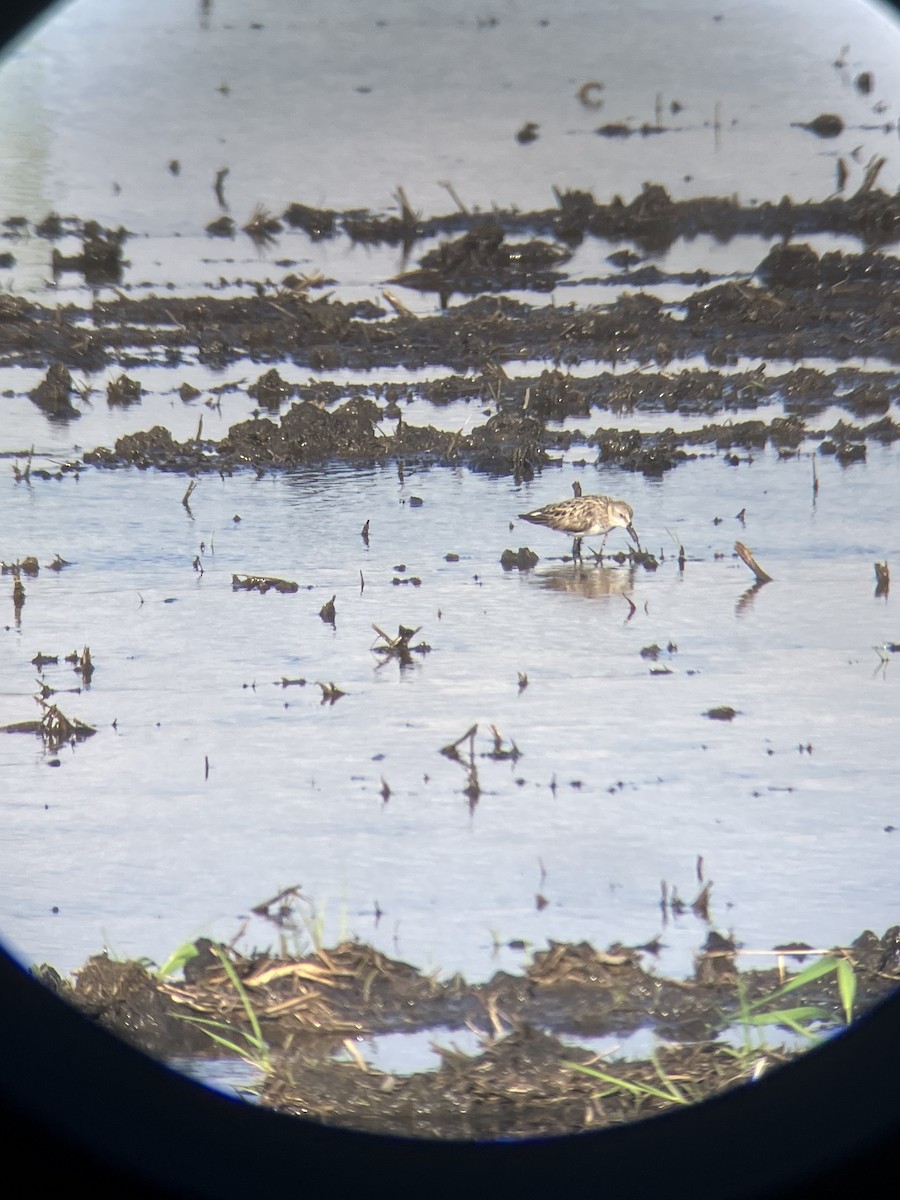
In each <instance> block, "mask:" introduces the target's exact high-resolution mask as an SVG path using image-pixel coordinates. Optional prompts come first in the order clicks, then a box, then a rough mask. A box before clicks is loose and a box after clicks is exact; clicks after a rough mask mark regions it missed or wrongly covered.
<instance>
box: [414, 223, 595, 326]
mask: <svg viewBox="0 0 900 1200" xmlns="http://www.w3.org/2000/svg"><path fill="white" fill-rule="evenodd" d="M504 239H505V233H504V230H503V227H502V226H501V225H500V224H499V223H498V222H497V221H483V222H482V223H481V224H479V225H477V226H476V227H475V228H474V229H472V230H470V231H469V232H468V233H465V234H463V236H462V237H461V238H459V239H457V240H456V241H453V242H444V243H442V244H441V245H440V246H439V247H438V249H437V250H432V251H430V252H429V253H428V254H426V255H424V256H423V257H422V258H421V259H420V269H419V270H416V271H407V272H404V274H402V275H398V276H396V277H395V278H394V279H392V280H391V282H392V283H399V284H402V285H403V286H404V287H410V288H415V289H416V290H417V291H423V292H437V293H438V294H439V295H440V297H441V304H442V306H444V307H445V306H446V304H447V301H448V300H449V298H450V296H451V295H453V293H454V292H461V293H464V294H468V295H477V294H479V293H482V292H493V291H499V290H501V289H505V288H530V289H534V290H537V291H550V290H552V289H553V288H554V287H555V286H556V284H557V283H558V282H559V280H560V279H561V276H560V274H559V272H558V271H556V270H555V269H554V268H556V267H559V266H561V265H562V264H563V263H565V262H567V261H568V259H569V258H570V257H571V254H570V252H569V251H568V250H564V249H562V248H561V247H558V246H552V245H550V244H549V243H547V242H542V241H539V240H533V241H530V242H521V243H507V242H506V241H505V240H504Z"/></svg>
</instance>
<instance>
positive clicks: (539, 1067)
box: [35, 927, 900, 1139]
mask: <svg viewBox="0 0 900 1200" xmlns="http://www.w3.org/2000/svg"><path fill="white" fill-rule="evenodd" d="M194 949H195V951H196V953H195V956H194V957H193V958H191V959H190V960H189V961H188V962H187V963H186V965H185V966H184V979H183V981H181V982H172V980H171V978H170V979H168V980H165V979H162V978H160V976H159V975H156V974H153V973H151V972H150V971H148V970H147V969H146V967H144V966H143V965H141V964H139V963H136V962H114V961H111V960H110V959H108V958H107V957H106V956H105V955H102V956H97V957H95V958H92V959H90V960H89V961H88V963H87V964H86V965H85V966H84V967H83V968H81V970H79V971H78V972H76V981H75V983H74V985H72V984H70V983H68V982H64V981H62V980H61V979H60V977H59V976H58V975H57V973H56V972H55V971H53V969H52V968H50V967H40V968H36V969H35V970H36V974H37V975H38V976H39V977H40V978H41V979H42V980H43V981H44V982H45V983H47V984H48V985H50V986H52V987H54V989H55V990H57V991H58V992H60V994H62V995H63V996H65V997H66V998H68V999H69V1000H71V1001H72V1002H73V1003H74V1004H75V1005H76V1006H77V1007H78V1008H79V1009H80V1010H81V1011H82V1012H83V1013H85V1014H87V1015H88V1016H89V1017H91V1018H92V1019H93V1020H95V1021H97V1022H98V1023H99V1024H101V1025H103V1026H104V1027H106V1028H107V1029H110V1030H112V1031H114V1032H116V1033H117V1034H119V1035H120V1036H122V1037H123V1038H125V1039H126V1040H128V1041H130V1042H132V1043H133V1044H135V1045H137V1046H139V1047H140V1048H142V1049H144V1050H145V1051H147V1052H148V1053H150V1054H152V1055H154V1056H156V1057H159V1058H163V1059H169V1058H173V1057H175V1056H179V1057H181V1056H191V1055H196V1056H203V1055H206V1056H215V1057H222V1056H223V1054H225V1053H226V1052H225V1051H223V1050H221V1049H217V1048H215V1047H213V1046H212V1044H211V1041H210V1038H209V1037H208V1036H207V1035H206V1034H205V1033H204V1032H203V1031H202V1026H201V1025H200V1024H198V1023H197V1022H196V1018H200V1019H201V1021H202V1020H208V1021H218V1022H222V1023H223V1025H224V1026H225V1027H227V1028H226V1029H224V1030H223V1027H222V1026H212V1025H210V1029H212V1030H214V1031H215V1032H217V1033H219V1035H222V1036H226V1037H229V1038H230V1039H231V1040H232V1041H235V1042H238V1043H241V1044H242V1045H243V1044H244V1042H243V1037H242V1032H241V1031H243V1033H246V1034H248V1035H250V1034H252V1028H251V1025H250V1023H249V1021H248V1016H247V1007H246V1006H247V1004H248V1003H249V1004H250V1005H251V1006H252V1009H253V1012H254V1013H255V1015H256V1018H257V1020H258V1022H259V1026H260V1029H261V1035H262V1040H263V1042H264V1043H265V1047H266V1052H267V1054H268V1055H269V1056H270V1061H269V1064H268V1066H267V1068H266V1069H265V1071H264V1072H263V1080H262V1084H261V1094H260V1099H261V1102H262V1103H263V1104H265V1105H267V1106H270V1107H272V1108H276V1109H279V1110H281V1111H284V1112H287V1113H293V1114H297V1115H302V1116H304V1117H306V1118H308V1119H313V1120H318V1121H322V1122H327V1123H329V1124H335V1125H343V1126H348V1127H354V1128H360V1129H367V1130H371V1131H376V1132H379V1133H392V1134H398V1135H412V1136H420V1137H441V1138H482V1139H483V1138H493V1137H510V1136H512V1137H526V1136H534V1135H550V1134H561V1133H572V1132H576V1131H580V1130H584V1129H587V1128H596V1127H602V1126H605V1125H614V1124H619V1123H622V1122H625V1121H631V1120H635V1119H639V1118H642V1117H645V1116H650V1115H652V1114H654V1113H657V1112H659V1111H661V1110H663V1109H665V1108H667V1107H670V1106H671V1105H672V1104H676V1103H684V1102H690V1101H694V1100H699V1099H702V1098H704V1097H706V1096H709V1095H712V1094H714V1093H716V1092H718V1091H721V1090H723V1089H725V1088H729V1087H732V1086H735V1085H738V1084H743V1083H747V1082H749V1081H751V1080H752V1079H754V1078H757V1077H758V1075H759V1074H760V1073H761V1072H762V1071H763V1070H765V1069H769V1068H771V1067H773V1066H775V1065H776V1064H778V1063H780V1062H783V1061H785V1060H786V1057H787V1056H786V1055H785V1054H784V1053H783V1052H779V1051H777V1050H774V1049H767V1048H765V1047H764V1046H763V1045H762V1043H761V1041H760V1040H759V1036H758V1035H759V1032H760V1031H759V1030H758V1029H754V1030H749V1027H748V1026H747V1025H746V1024H745V1025H743V1026H742V1025H741V1020H742V1014H744V1015H747V1014H748V1012H750V1011H752V1012H753V1013H754V1014H755V1015H759V1014H761V1013H765V1011H766V1010H767V1008H769V1009H771V1010H773V1011H774V1010H776V1009H777V1010H784V1009H785V1008H787V1007H791V1008H792V1007H794V1006H795V1005H796V1006H815V1009H814V1010H813V1011H816V1012H817V1013H818V1018H817V1022H818V1023H817V1026H816V1027H817V1028H818V1029H819V1030H820V1031H822V1030H824V1031H828V1030H829V1029H831V1030H833V1029H836V1028H839V1027H840V1026H841V1025H842V1024H843V1022H844V1019H845V1012H846V1009H845V1005H846V994H847V993H846V989H844V990H843V992H842V989H841V988H840V987H839V985H838V977H839V974H840V972H839V971H838V970H828V971H826V972H825V973H823V974H820V976H819V977H818V978H817V979H811V980H809V981H808V982H806V983H804V984H803V985H802V986H799V987H797V988H796V989H795V990H794V991H792V992H790V993H789V995H788V996H787V997H782V996H778V995H777V989H778V988H779V986H780V985H781V984H783V983H784V980H785V978H786V976H785V975H784V974H783V973H779V971H778V970H776V969H772V970H752V971H741V972H740V973H739V972H738V970H737V961H738V951H737V947H736V945H735V943H734V942H733V941H730V940H728V939H726V938H723V937H721V936H720V935H718V934H716V933H710V935H709V936H708V938H707V942H706V944H705V946H704V948H703V950H702V951H701V952H700V953H699V954H698V956H697V958H696V962H695V970H694V974H693V976H692V977H691V978H688V979H685V980H675V979H667V978H664V977H661V976H659V975H657V974H653V973H651V972H649V971H648V970H647V969H646V968H645V966H644V965H643V964H644V963H645V962H646V961H648V958H649V957H651V956H652V953H653V950H654V947H653V946H650V947H642V948H632V947H626V946H621V945H616V946H612V947H610V948H609V949H608V950H606V951H598V950H596V949H594V948H593V947H592V946H590V945H588V944H587V943H581V944H579V945H571V944H569V945H567V944H559V943H552V942H551V943H550V948H549V949H548V950H546V951H541V952H538V953H535V954H534V956H533V958H532V961H531V963H530V965H529V966H528V967H527V968H526V969H525V970H524V972H523V973H522V974H521V975H510V974H507V973H503V972H499V973H497V974H496V975H494V976H493V977H492V978H491V979H490V980H489V981H488V982H486V983H484V984H479V985H475V986H473V985H471V984H469V983H467V982H466V981H465V980H464V979H463V978H462V977H460V976H454V977H453V978H452V979H449V980H447V981H444V982H439V981H438V980H436V979H435V978H433V977H429V976H424V975H422V974H421V973H420V972H419V971H417V970H416V969H415V968H413V967H411V966H408V965H407V964H405V963H402V962H397V961H394V960H392V959H389V958H387V957H385V956H384V955H383V954H381V953H379V952H378V951H376V950H373V949H372V948H371V947H369V946H367V945H365V944H361V943H357V942H344V943H342V944H341V945H339V946H336V947H334V948H333V949H330V950H320V951H318V952H317V953H315V954H310V955H308V956H306V957H304V958H297V959H285V958H270V957H267V956H265V955H257V956H255V957H252V958H244V957H241V956H240V955H238V954H236V953H235V952H234V951H233V950H226V949H225V948H224V947H217V946H214V945H213V944H212V943H211V942H209V941H208V940H201V941H200V942H198V943H197V944H196V946H195V947H194ZM778 949H779V951H780V952H781V953H782V955H783V960H782V965H783V964H784V963H789V964H790V971H789V975H788V976H787V977H788V978H790V977H792V976H795V975H796V973H797V971H798V970H801V969H804V968H807V967H809V965H810V964H811V963H815V962H820V963H823V964H825V965H827V963H829V962H830V963H832V964H838V963H840V964H841V970H842V971H843V972H844V975H845V977H846V976H847V975H852V978H853V980H855V986H856V995H855V1000H854V1001H853V1013H854V1015H858V1014H860V1013H862V1012H864V1011H866V1009H868V1008H870V1007H872V1006H873V1005H874V1004H875V1003H876V1002H877V1001H878V1000H879V999H881V998H882V997H883V996H884V995H885V994H886V993H887V992H888V991H890V990H892V989H893V988H895V987H896V986H897V983H898V981H900V927H894V928H892V929H889V930H888V931H887V932H886V933H885V934H884V936H883V937H881V938H879V937H876V936H875V935H874V934H873V933H869V932H866V933H863V934H862V935H861V936H860V937H858V938H857V939H856V941H855V942H853V944H852V945H851V946H850V947H847V948H845V949H841V950H835V951H833V952H832V953H831V956H830V958H829V959H827V960H822V959H821V958H820V957H818V956H819V955H821V951H816V952H815V953H814V954H812V955H809V954H807V955H804V953H803V951H804V950H809V949H810V947H804V946H801V945H796V944H795V945H791V946H785V947H780V948H778ZM226 964H227V966H226ZM810 974H812V972H810ZM236 981H239V983H238V984H237V986H236ZM809 1011H810V1010H809V1009H807V1013H808V1012H809ZM185 1017H188V1018H193V1020H184V1018H185ZM464 1028H467V1029H469V1030H471V1031H474V1032H476V1033H477V1034H478V1035H479V1036H480V1038H481V1039H482V1047H483V1048H482V1049H481V1051H480V1053H477V1054H473V1055H467V1054H462V1053H460V1052H459V1051H457V1050H455V1049H453V1048H452V1038H453V1031H454V1030H461V1029H464ZM728 1028H732V1029H735V1028H736V1029H739V1030H741V1029H742V1031H743V1034H745V1035H746V1034H747V1033H748V1032H749V1033H750V1035H751V1036H750V1042H751V1046H752V1049H745V1050H744V1051H743V1052H742V1051H741V1050H739V1049H738V1050H736V1049H735V1047H739V1046H740V1045H741V1044H742V1041H741V1038H740V1037H739V1038H737V1039H732V1040H731V1041H730V1042H728V1041H725V1040H724V1039H723V1038H722V1037H721V1036H720V1035H721V1034H722V1032H723V1031H724V1030H726V1029H728ZM637 1029H648V1030H651V1031H653V1032H654V1033H655V1034H656V1035H658V1037H660V1038H662V1039H665V1041H666V1043H668V1044H666V1045H664V1046H662V1047H661V1048H660V1049H659V1051H658V1055H657V1058H656V1061H655V1062H654V1061H646V1060H643V1061H638V1060H624V1059H616V1058H615V1056H614V1055H611V1056H608V1057H600V1056H598V1055H597V1054H596V1053H595V1052H594V1051H593V1050H591V1049H589V1048H587V1047H585V1046H584V1045H579V1041H580V1040H583V1039H585V1038H589V1037H595V1036H598V1035H614V1036H616V1037H624V1036H626V1035H628V1034H630V1033H633V1032H634V1031H635V1030H637ZM429 1030H430V1031H433V1033H434V1036H435V1043H436V1047H437V1048H438V1051H439V1054H440V1058H441V1064H440V1066H439V1067H438V1068H437V1069H434V1070H428V1071H419V1072H416V1073H415V1074H409V1075H400V1074H392V1073H388V1072H385V1071H380V1070H376V1069H374V1068H373V1067H371V1066H369V1065H368V1064H367V1063H366V1061H365V1058H364V1054H365V1044H364V1043H362V1045H361V1047H359V1048H358V1047H357V1042H356V1040H355V1039H358V1038H360V1037H361V1036H377V1035H378V1034H384V1033H396V1032H413V1031H429ZM563 1039H565V1041H564V1040H563ZM336 1055H341V1057H340V1058H339V1057H336ZM251 1057H252V1055H251ZM578 1064H581V1065H583V1066H589V1067H591V1068H592V1069H594V1070H599V1071H600V1072H602V1074H603V1075H604V1077H605V1078H603V1079H601V1078H598V1077H596V1076H592V1075H589V1074H586V1073H584V1072H582V1071H581V1070H579V1069H578ZM619 1081H621V1083H620V1082H619ZM665 1081H668V1083H667V1082H665ZM672 1089H674V1092H673V1090H672ZM666 1092H668V1093H669V1096H668V1098H667V1097H666Z"/></svg>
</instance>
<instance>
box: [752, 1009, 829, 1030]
mask: <svg viewBox="0 0 900 1200" xmlns="http://www.w3.org/2000/svg"><path fill="white" fill-rule="evenodd" d="M803 1021H831V1022H833V1021H834V1017H833V1015H832V1014H831V1013H830V1012H829V1011H828V1009H827V1008H822V1007H821V1006H820V1005H818V1004H803V1005H798V1007H797V1008H774V1009H772V1010H771V1012H764V1013H753V1014H752V1015H751V1016H749V1017H747V1018H746V1023H747V1024H748V1025H789V1026H790V1027H791V1028H792V1029H799V1028H801V1022H803Z"/></svg>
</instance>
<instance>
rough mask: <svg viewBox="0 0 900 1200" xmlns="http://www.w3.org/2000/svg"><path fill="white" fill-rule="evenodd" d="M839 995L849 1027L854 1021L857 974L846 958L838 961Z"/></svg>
mask: <svg viewBox="0 0 900 1200" xmlns="http://www.w3.org/2000/svg"><path fill="white" fill-rule="evenodd" d="M837 981H838V994H839V995H840V997H841V1005H842V1007H843V1009H844V1019H845V1021H846V1022H847V1024H848V1025H849V1024H850V1022H851V1021H852V1020H853V1004H854V1001H855V1000H856V972H855V971H854V970H853V964H852V963H851V962H849V961H848V960H847V959H846V958H839V959H838V960H837Z"/></svg>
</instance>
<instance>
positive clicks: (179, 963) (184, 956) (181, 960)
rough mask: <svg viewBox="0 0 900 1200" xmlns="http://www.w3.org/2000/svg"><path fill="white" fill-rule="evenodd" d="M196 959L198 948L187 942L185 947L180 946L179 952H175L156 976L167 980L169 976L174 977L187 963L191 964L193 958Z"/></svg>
mask: <svg viewBox="0 0 900 1200" xmlns="http://www.w3.org/2000/svg"><path fill="white" fill-rule="evenodd" d="M196 957H197V947H196V946H195V945H194V943H193V942H185V943H184V945H183V946H179V947H178V949H177V950H173V952H172V953H171V954H170V955H169V957H168V958H167V959H166V961H165V962H164V963H163V965H162V966H161V967H160V968H159V970H158V971H157V972H156V974H157V975H158V976H159V978H160V979H166V978H168V976H169V975H174V973H175V972H176V971H180V970H181V968H182V967H183V966H184V964H185V963H189V962H190V961H191V959H192V958H196Z"/></svg>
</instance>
